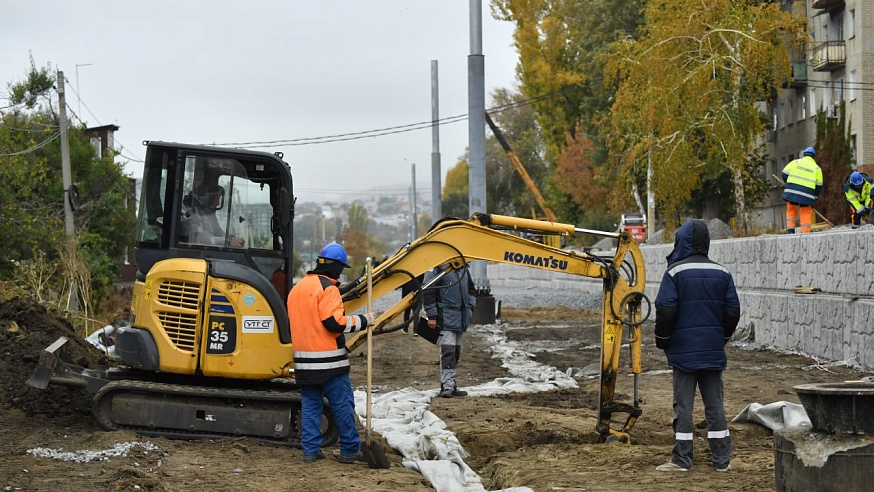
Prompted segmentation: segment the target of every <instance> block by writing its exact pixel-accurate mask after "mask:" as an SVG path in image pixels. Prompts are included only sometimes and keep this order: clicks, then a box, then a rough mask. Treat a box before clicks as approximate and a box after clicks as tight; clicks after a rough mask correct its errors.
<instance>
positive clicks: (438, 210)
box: [431, 60, 443, 225]
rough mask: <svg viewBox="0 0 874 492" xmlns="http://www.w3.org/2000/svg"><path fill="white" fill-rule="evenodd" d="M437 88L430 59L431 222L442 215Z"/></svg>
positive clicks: (435, 221)
mask: <svg viewBox="0 0 874 492" xmlns="http://www.w3.org/2000/svg"><path fill="white" fill-rule="evenodd" d="M439 99H440V98H439V92H438V90H437V60H431V224H432V225H433V224H436V223H437V221H438V220H440V219H441V218H442V217H443V203H442V200H443V199H442V198H441V196H440V191H441V189H442V188H443V185H442V183H441V179H442V174H443V172H442V171H441V169H440V126H439V124H438V123H437V122H438V121H440V101H439Z"/></svg>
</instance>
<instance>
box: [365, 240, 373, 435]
mask: <svg viewBox="0 0 874 492" xmlns="http://www.w3.org/2000/svg"><path fill="white" fill-rule="evenodd" d="M366 264H367V273H366V274H367V312H368V313H372V312H373V260H372V259H371V258H370V257H369V256H368V257H367V263H366ZM372 334H373V326H371V325H370V324H368V325H367V416H366V423H365V429H366V431H367V432H366V434H365V437H366V443H365V444H366V445H368V446H370V414H371V413H372V412H371V410H370V409H371V400H370V393H371V383H372V376H373V337H372Z"/></svg>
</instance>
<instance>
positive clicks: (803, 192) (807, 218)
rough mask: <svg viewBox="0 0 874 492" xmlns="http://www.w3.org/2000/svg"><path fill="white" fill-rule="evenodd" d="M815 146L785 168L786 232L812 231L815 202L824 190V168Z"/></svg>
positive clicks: (807, 149)
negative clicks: (816, 157) (818, 160)
mask: <svg viewBox="0 0 874 492" xmlns="http://www.w3.org/2000/svg"><path fill="white" fill-rule="evenodd" d="M815 156H816V150H814V148H813V147H808V148H806V149H804V154H803V156H802V157H801V158H799V159H795V160H794V161H791V162H789V164H786V167H784V168H783V182H784V183H786V188H784V190H783V200H786V233H787V234H794V233H795V228H796V227H797V228H799V230H800V231H801V232H810V231H811V226H812V225H813V202H815V201H816V198H817V197H818V196H819V193H820V192H821V191H822V169H820V168H819V165H817V164H816V161H815V160H813V158H814V157H815Z"/></svg>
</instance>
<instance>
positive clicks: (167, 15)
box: [0, 0, 517, 202]
mask: <svg viewBox="0 0 874 492" xmlns="http://www.w3.org/2000/svg"><path fill="white" fill-rule="evenodd" d="M483 3H484V4H483V6H482V54H483V55H484V59H485V92H486V107H487V108H488V107H490V105H491V97H490V94H491V93H492V92H493V91H494V90H496V89H500V88H507V89H515V88H516V87H517V83H516V78H515V68H516V62H517V53H516V50H515V48H514V47H513V39H512V34H513V25H512V24H511V23H509V22H503V21H498V20H495V19H494V18H493V17H492V15H491V9H490V7H489V4H488V1H484V2H483ZM0 46H2V49H0V97H2V95H3V94H5V93H6V89H7V86H8V85H9V83H12V82H20V81H22V80H24V79H25V77H26V74H27V72H28V70H29V67H30V59H31V57H32V58H33V61H34V63H35V64H36V66H37V67H38V68H40V67H44V66H47V65H50V66H51V69H52V71H53V72H54V71H56V70H62V71H63V72H64V78H65V79H66V87H67V106H68V108H69V114H70V117H71V118H73V119H74V122H76V123H78V121H79V120H81V121H83V122H84V123H85V124H86V126H89V127H93V126H101V125H110V124H113V125H117V126H119V127H120V129H119V131H118V132H116V135H115V136H116V144H117V145H121V146H122V147H123V150H122V153H121V159H123V160H127V161H129V163H128V164H127V165H126V167H125V169H126V172H127V173H128V174H129V175H131V176H134V177H140V176H142V168H141V166H142V162H137V161H142V159H143V157H144V147H143V146H142V142H143V141H144V140H162V141H170V142H184V143H192V144H210V145H212V144H216V145H222V146H240V147H246V148H255V149H257V150H262V151H268V152H282V153H283V154H284V159H285V161H286V162H288V163H289V165H290V166H291V169H292V173H293V176H294V187H295V195H296V196H298V201H299V202H306V201H324V200H325V199H330V200H347V199H350V198H349V197H354V196H355V195H359V194H364V195H367V194H371V195H372V194H373V193H375V192H376V191H380V192H382V193H384V194H396V195H402V196H407V194H408V192H409V188H410V186H411V184H412V174H413V167H414V166H415V174H416V188H417V192H419V194H421V193H422V192H425V196H426V197H430V182H431V152H432V131H431V128H430V125H429V123H430V121H431V119H432V115H431V62H432V60H436V61H437V64H438V81H439V82H438V86H439V91H438V94H439V117H440V119H441V120H443V119H447V120H449V122H447V123H446V124H442V125H440V127H439V128H440V135H439V140H440V147H439V150H440V154H441V162H442V166H441V171H442V176H443V179H442V182H443V183H445V175H446V172H447V171H448V170H449V169H450V168H451V167H452V166H453V165H455V163H456V162H457V161H458V159H459V158H460V157H462V156H463V155H464V152H465V149H466V148H467V146H468V124H467V120H466V119H463V118H456V119H453V117H456V116H462V115H466V114H467V112H468V89H467V83H468V82H467V63H468V62H467V59H468V56H469V55H470V52H471V43H470V1H469V0H468V1H465V0H370V1H353V0H347V1H339V0H318V1H312V0H309V1H300V0H250V1H248V2H246V1H234V2H232V1H228V0H184V1H180V0H150V1H148V2H133V1H118V0H114V1H110V0H75V1H64V0H27V1H21V0H0ZM77 117H78V120H77ZM417 123H423V125H420V127H421V129H411V128H410V127H409V125H414V124H417ZM397 127H402V128H397ZM403 127H407V128H403ZM389 128H394V130H388V131H389V132H396V133H390V134H386V135H382V136H373V135H372V134H369V135H368V136H366V137H365V138H361V136H360V135H355V136H346V137H340V138H343V139H346V140H338V139H337V138H334V139H332V140H334V141H333V142H328V143H319V144H312V143H309V142H312V141H311V140H310V141H306V140H303V141H301V140H300V139H307V138H313V137H326V136H337V135H346V134H356V133H358V134H360V133H362V132H372V131H373V130H380V129H389ZM413 128H416V127H413ZM376 133H380V132H376ZM383 133H385V132H383ZM350 137H354V138H352V139H349V138H350ZM289 140H298V142H291V143H290V142H287V141H289ZM329 140H331V139H329ZM274 141H286V142H285V143H282V144H255V142H274ZM303 143H308V144H306V145H302V144H303ZM236 144H244V145H236Z"/></svg>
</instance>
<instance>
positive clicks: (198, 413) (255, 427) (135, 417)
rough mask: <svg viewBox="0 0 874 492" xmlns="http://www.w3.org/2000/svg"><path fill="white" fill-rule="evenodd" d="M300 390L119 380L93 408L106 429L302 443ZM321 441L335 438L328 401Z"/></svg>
mask: <svg viewBox="0 0 874 492" xmlns="http://www.w3.org/2000/svg"><path fill="white" fill-rule="evenodd" d="M300 412H301V401H300V395H299V392H296V391H292V390H287V391H286V390H271V391H264V390H248V389H240V388H216V387H205V386H188V385H178V384H166V383H154V382H148V381H136V380H119V381H112V382H109V383H107V384H106V385H104V386H103V387H102V388H101V389H100V390H99V391H98V392H97V393H96V394H95V396H94V403H93V413H94V416H95V418H96V419H97V423H98V424H99V425H100V427H102V428H103V429H105V430H109V431H115V430H132V431H135V432H137V433H139V434H142V435H146V436H155V437H166V438H171V439H200V438H222V437H234V436H239V437H247V438H251V439H257V440H261V441H266V442H270V443H273V444H279V445H284V446H291V447H300ZM323 412H324V413H323V417H322V435H323V439H324V440H323V443H322V446H330V445H332V444H334V443H336V442H337V439H338V431H337V428H336V426H335V425H334V417H333V414H332V412H331V409H330V407H329V406H328V405H327V403H326V404H325V406H324V410H323Z"/></svg>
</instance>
